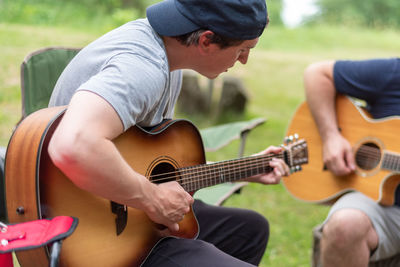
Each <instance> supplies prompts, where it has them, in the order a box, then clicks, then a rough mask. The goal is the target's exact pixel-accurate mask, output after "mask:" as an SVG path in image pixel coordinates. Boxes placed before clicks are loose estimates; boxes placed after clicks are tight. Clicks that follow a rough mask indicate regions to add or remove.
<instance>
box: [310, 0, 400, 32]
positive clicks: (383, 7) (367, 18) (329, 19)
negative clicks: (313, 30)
mask: <svg viewBox="0 0 400 267" xmlns="http://www.w3.org/2000/svg"><path fill="white" fill-rule="evenodd" d="M316 5H317V6H318V7H319V9H320V12H319V13H318V14H316V15H314V16H312V17H310V18H308V21H309V22H310V23H321V22H322V23H334V24H344V25H354V26H365V27H373V28H383V27H390V28H399V27H400V16H399V14H400V1H399V0H351V1H348V0H316Z"/></svg>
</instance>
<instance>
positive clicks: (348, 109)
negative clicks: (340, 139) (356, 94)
mask: <svg viewBox="0 0 400 267" xmlns="http://www.w3.org/2000/svg"><path fill="white" fill-rule="evenodd" d="M336 107H337V109H336V110H337V118H338V124H339V128H340V129H341V132H342V134H343V136H344V137H346V138H347V139H348V140H349V141H350V143H351V144H352V145H353V151H357V150H358V149H359V148H360V147H361V146H362V145H364V144H367V143H370V144H373V145H375V146H377V147H378V148H379V149H380V153H381V156H383V154H384V153H385V152H392V153H398V152H400V142H399V141H398V137H399V129H400V120H399V117H390V118H385V119H379V120H373V119H370V117H369V116H368V115H367V114H366V113H364V111H363V110H362V109H361V108H359V107H356V106H355V104H354V103H353V102H352V101H351V100H350V99H349V98H348V97H346V96H338V98H337V101H336ZM294 133H298V134H300V135H301V136H302V137H303V138H304V139H306V140H307V142H308V147H309V164H307V165H304V166H303V170H302V172H300V173H294V174H292V175H290V176H289V177H285V178H284V179H283V184H284V186H285V187H286V189H287V190H288V191H289V192H290V193H291V194H292V195H293V196H294V197H295V198H298V199H300V200H304V201H307V202H314V203H328V202H331V201H333V200H335V199H336V198H337V197H338V196H340V195H342V194H343V193H345V192H348V191H351V190H357V191H360V192H362V193H364V194H366V195H367V196H369V197H371V198H372V199H373V200H375V201H376V202H378V203H380V204H383V205H392V204H393V203H394V192H395V189H396V187H397V185H398V184H399V183H400V175H399V174H398V172H397V173H396V172H391V171H388V170H385V169H382V168H381V164H382V162H380V163H379V164H378V165H377V166H376V167H375V168H372V169H369V170H366V169H363V168H361V167H360V166H357V171H356V172H355V173H353V174H351V175H348V176H345V177H337V176H334V175H333V174H332V173H331V172H330V171H328V170H327V169H326V168H324V163H323V161H322V144H321V139H320V136H319V132H318V129H317V127H316V125H315V123H314V120H313V118H312V115H311V113H310V110H309V107H308V105H307V103H306V102H304V103H302V104H301V105H300V106H299V107H298V109H297V111H296V112H295V114H294V116H293V118H292V120H291V122H290V124H289V127H288V129H287V134H288V135H292V134H294Z"/></svg>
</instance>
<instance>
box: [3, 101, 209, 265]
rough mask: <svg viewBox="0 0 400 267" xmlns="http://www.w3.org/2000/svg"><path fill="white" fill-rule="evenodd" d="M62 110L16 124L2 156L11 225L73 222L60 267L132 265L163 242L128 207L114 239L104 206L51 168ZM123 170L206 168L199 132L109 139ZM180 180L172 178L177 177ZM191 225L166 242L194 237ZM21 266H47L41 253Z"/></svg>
mask: <svg viewBox="0 0 400 267" xmlns="http://www.w3.org/2000/svg"><path fill="white" fill-rule="evenodd" d="M63 112H64V108H62V107H56V108H49V109H44V110H40V111H37V112H35V113H33V114H32V115H31V116H29V117H27V118H26V119H25V120H23V121H22V122H21V124H20V125H19V126H18V127H17V129H16V131H15V132H14V134H13V136H12V138H11V140H10V143H9V146H8V150H7V155H6V193H7V210H8V219H9V222H10V223H18V222H24V221H30V220H36V219H42V218H51V217H54V216H57V215H68V216H74V217H77V218H79V224H78V227H77V229H76V230H75V232H74V234H73V235H71V236H70V237H69V238H67V239H66V240H64V242H63V245H62V250H61V254H60V262H59V265H60V266H71V267H87V266H96V267H101V266H104V267H112V266H139V265H140V264H141V263H142V262H143V260H144V259H145V257H146V256H147V255H148V253H150V251H151V249H152V248H153V247H154V245H155V244H156V243H157V242H158V241H160V240H161V239H162V238H163V236H162V235H161V233H160V231H159V230H157V229H158V228H157V226H156V225H155V224H154V223H153V222H152V221H150V220H149V218H148V217H147V216H146V214H145V213H144V212H142V211H140V210H137V209H133V208H128V209H127V213H126V214H127V222H126V226H125V227H124V229H123V231H122V232H121V233H120V234H119V235H117V233H116V221H115V219H116V217H117V216H116V214H114V213H112V210H111V203H110V201H109V200H107V199H103V198H101V197H98V196H95V195H93V194H91V193H88V192H86V191H83V190H81V189H79V188H78V187H76V186H75V185H74V184H73V183H72V182H71V181H70V180H69V179H68V178H67V177H65V176H64V175H63V173H61V172H60V171H59V170H58V169H57V168H56V167H55V166H54V165H53V164H52V162H51V160H50V158H49V156H48V154H47V146H48V142H49V140H50V138H51V136H52V134H53V132H54V130H55V128H56V127H57V125H58V123H59V121H60V119H61V118H62V115H63ZM114 143H115V145H116V146H117V148H118V150H119V151H120V153H121V154H122V156H123V157H124V158H125V159H126V161H127V162H128V164H130V165H131V167H132V168H133V169H134V170H136V171H137V172H139V173H141V174H143V175H145V176H146V177H150V175H153V174H158V173H165V172H170V171H173V170H175V169H178V168H182V167H187V166H193V165H198V164H204V163H205V154H204V149H203V144H202V141H201V137H200V135H199V132H198V130H197V129H196V128H195V127H194V126H193V125H192V124H191V123H189V122H188V121H184V120H181V121H170V122H169V123H168V124H167V125H165V126H163V127H161V128H159V130H157V131H156V132H146V131H144V130H142V129H140V128H137V127H132V128H130V129H129V130H128V131H127V132H125V133H124V134H122V135H121V136H120V137H118V138H116V139H115V140H114ZM177 179H179V177H178V178H177ZM197 232H198V223H197V220H196V218H195V215H194V213H193V212H192V211H191V212H189V213H188V214H187V215H186V216H185V218H184V219H183V220H182V221H181V223H180V230H179V232H176V233H172V235H173V236H178V237H184V238H196V237H197ZM17 257H18V260H19V262H20V264H21V266H22V267H26V266H38V267H39V266H40V267H43V266H48V262H49V261H48V251H47V248H39V249H34V250H28V251H23V252H18V253H17Z"/></svg>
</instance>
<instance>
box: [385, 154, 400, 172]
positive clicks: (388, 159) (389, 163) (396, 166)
mask: <svg viewBox="0 0 400 267" xmlns="http://www.w3.org/2000/svg"><path fill="white" fill-rule="evenodd" d="M381 166H382V167H381V168H382V169H385V170H389V171H393V172H399V171H400V155H399V154H396V153H393V152H387V151H386V152H385V153H384V155H383V160H382V165H381Z"/></svg>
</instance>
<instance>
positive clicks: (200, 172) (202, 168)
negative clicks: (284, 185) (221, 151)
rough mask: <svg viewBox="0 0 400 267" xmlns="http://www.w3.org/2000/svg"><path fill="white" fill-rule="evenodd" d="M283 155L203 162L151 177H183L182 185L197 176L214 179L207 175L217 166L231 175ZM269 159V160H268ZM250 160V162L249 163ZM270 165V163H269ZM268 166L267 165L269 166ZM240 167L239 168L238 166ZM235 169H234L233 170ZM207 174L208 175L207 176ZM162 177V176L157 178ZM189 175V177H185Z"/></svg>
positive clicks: (160, 179) (162, 179)
mask: <svg viewBox="0 0 400 267" xmlns="http://www.w3.org/2000/svg"><path fill="white" fill-rule="evenodd" d="M282 156H283V155H281V154H274V155H261V156H253V157H246V158H243V159H238V160H227V161H222V162H217V163H210V164H202V165H197V166H189V167H184V168H180V169H177V170H175V171H173V172H167V173H162V174H156V175H151V176H150V177H149V178H150V179H151V181H153V182H162V181H164V180H171V179H176V178H178V177H182V179H179V181H180V182H181V185H186V184H187V183H185V182H187V180H191V181H192V180H193V179H196V178H199V177H200V178H202V179H199V180H198V181H199V182H201V181H207V180H210V179H211V180H212V179H213V178H212V177H207V175H209V174H211V173H210V172H212V171H215V169H216V168H223V172H224V175H230V174H232V173H238V172H240V171H243V170H247V169H251V168H255V167H260V166H261V167H262V166H265V164H266V163H267V164H268V163H269V160H270V159H272V158H274V157H275V158H282ZM266 160H268V162H266ZM249 162H250V164H248V163H249ZM268 166H269V164H268ZM268 166H266V167H268ZM238 167H239V168H238ZM232 169H234V170H232ZM176 172H182V174H181V175H175V174H176ZM166 175H171V176H168V177H165V176H166ZM205 176H206V177H205ZM157 177H160V178H157ZM185 177H187V178H185Z"/></svg>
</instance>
